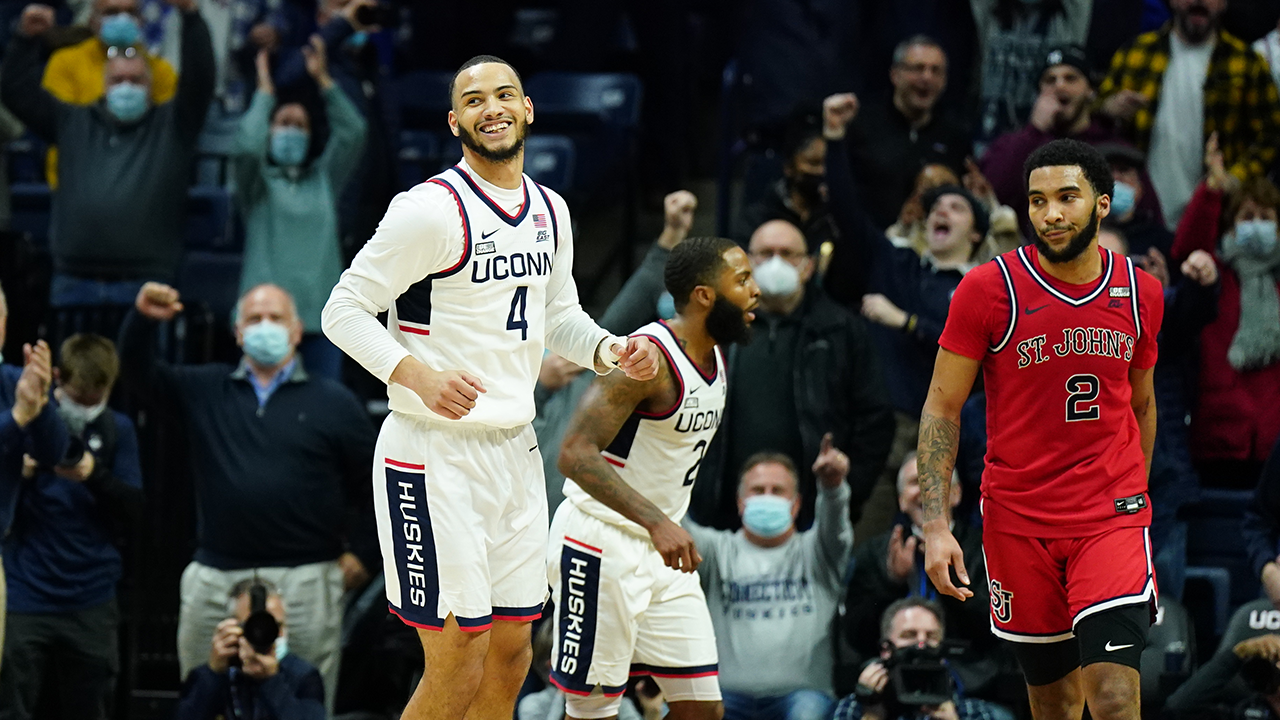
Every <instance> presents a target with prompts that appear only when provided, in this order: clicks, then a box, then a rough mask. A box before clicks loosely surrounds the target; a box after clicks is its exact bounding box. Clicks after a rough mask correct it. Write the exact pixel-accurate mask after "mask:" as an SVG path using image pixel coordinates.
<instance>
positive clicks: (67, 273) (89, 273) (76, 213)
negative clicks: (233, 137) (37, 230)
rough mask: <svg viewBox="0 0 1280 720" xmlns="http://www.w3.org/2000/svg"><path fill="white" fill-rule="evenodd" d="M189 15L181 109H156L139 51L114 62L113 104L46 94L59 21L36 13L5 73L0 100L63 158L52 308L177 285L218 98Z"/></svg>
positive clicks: (203, 43) (110, 68) (180, 0)
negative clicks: (192, 178)
mask: <svg viewBox="0 0 1280 720" xmlns="http://www.w3.org/2000/svg"><path fill="white" fill-rule="evenodd" d="M169 1H170V2H172V3H173V4H174V6H175V7H177V8H180V9H181V10H182V13H183V24H182V50H183V56H184V58H185V61H184V63H183V66H184V68H185V69H184V72H183V73H182V78H181V80H179V82H178V90H177V93H176V95H175V96H174V100H173V101H172V102H169V103H165V104H163V105H154V104H153V102H152V100H151V98H152V89H153V87H154V78H153V77H152V74H151V71H150V68H149V66H148V64H147V62H146V61H145V60H144V59H143V58H142V57H141V56H140V55H139V54H138V51H137V50H136V49H134V48H132V47H125V48H124V49H123V50H117V51H116V52H114V53H108V54H109V55H111V57H108V58H107V60H106V62H105V65H104V68H105V69H104V71H103V73H104V74H103V78H104V86H105V88H106V91H105V94H104V95H103V96H102V98H101V100H100V101H98V102H95V103H94V104H92V105H86V106H81V105H72V104H68V103H65V102H62V101H60V100H58V99H57V98H55V97H54V96H53V95H51V94H50V93H49V92H48V91H46V90H44V89H42V88H41V86H40V67H41V63H40V43H39V42H38V38H39V37H40V36H41V35H43V34H44V33H45V32H47V31H48V30H49V29H50V28H51V27H52V26H53V10H52V8H49V7H47V6H43V5H29V6H27V8H26V9H25V10H23V12H22V17H21V19H20V21H19V28H18V30H19V34H18V36H16V37H14V38H13V40H12V41H10V43H9V48H8V51H7V54H6V56H5V61H4V66H3V69H2V70H3V71H2V72H0V100H3V102H4V104H5V105H6V106H7V107H8V108H9V110H10V111H12V112H13V114H14V115H15V116H17V117H18V119H20V120H21V121H22V122H23V123H24V124H26V126H27V127H28V128H29V129H30V130H31V131H32V132H34V133H35V134H36V135H38V136H40V137H41V138H42V139H44V140H45V141H47V142H49V143H57V144H58V145H59V147H60V148H61V151H60V153H59V155H58V177H59V181H60V183H61V186H60V187H59V189H58V192H57V193H56V194H55V195H54V200H53V212H52V221H51V223H50V245H51V248H50V249H51V251H52V254H53V269H54V275H53V286H52V291H51V301H52V304H53V305H54V306H65V305H91V304H103V303H112V304H127V303H128V302H130V298H132V297H133V295H135V294H136V293H137V291H138V288H139V287H141V285H142V283H143V282H144V281H145V280H147V279H148V278H169V277H172V276H173V275H174V274H175V272H176V270H177V264H178V258H179V255H180V253H181V250H182V241H183V238H184V235H185V230H186V228H185V215H186V205H187V185H188V181H189V177H188V175H189V172H190V165H189V164H190V161H191V158H192V155H193V152H194V150H195V143H196V138H197V136H198V135H199V134H200V128H201V126H202V125H203V123H204V118H205V113H206V110H207V108H208V106H209V98H210V96H211V94H212V91H213V51H212V49H211V46H210V43H209V31H208V28H207V27H206V26H205V24H204V21H203V20H202V19H201V18H200V13H199V12H197V8H196V0H169Z"/></svg>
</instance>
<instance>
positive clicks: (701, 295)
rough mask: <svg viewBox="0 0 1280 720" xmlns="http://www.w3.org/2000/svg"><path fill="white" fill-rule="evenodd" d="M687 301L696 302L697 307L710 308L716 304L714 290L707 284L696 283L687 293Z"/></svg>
mask: <svg viewBox="0 0 1280 720" xmlns="http://www.w3.org/2000/svg"><path fill="white" fill-rule="evenodd" d="M689 301H690V302H696V303H698V306H699V307H702V308H710V307H711V306H712V305H715V304H716V291H715V290H714V289H712V288H711V286H709V285H698V286H697V287H695V288H694V289H693V292H692V293H690V294H689Z"/></svg>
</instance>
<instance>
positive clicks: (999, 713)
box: [832, 596, 1013, 720]
mask: <svg viewBox="0 0 1280 720" xmlns="http://www.w3.org/2000/svg"><path fill="white" fill-rule="evenodd" d="M945 634H946V627H945V625H944V624H943V619H942V607H941V606H940V605H938V603H936V602H934V601H932V600H926V599H924V598H922V597H919V596H916V597H909V598H903V599H901V600H898V601H896V602H894V603H893V604H892V605H890V606H889V607H887V608H885V611H884V615H883V616H882V618H881V620H880V648H881V650H880V658H879V659H877V660H873V661H871V662H869V663H867V664H866V665H864V666H863V667H862V674H861V675H859V676H858V687H857V689H856V690H854V693H853V694H852V695H849V696H848V697H846V698H844V699H843V700H841V701H840V704H839V705H837V706H836V711H835V715H834V717H833V718H832V720H918V719H922V718H929V720H1013V714H1012V713H1010V712H1009V711H1008V710H1006V709H1005V708H1003V707H1001V706H999V705H996V704H995V703H990V702H987V701H985V700H976V699H973V698H966V697H960V695H959V694H958V693H957V694H956V695H955V696H954V699H952V700H950V701H948V702H945V703H942V704H941V705H933V706H928V705H927V706H924V707H920V708H914V707H904V706H902V705H899V704H898V703H897V702H895V701H893V700H892V697H893V695H894V692H893V688H892V681H891V680H890V679H889V671H888V670H886V669H885V666H884V663H883V660H885V659H887V658H888V657H889V655H890V654H891V653H892V652H893V651H894V650H895V649H897V648H903V647H910V646H912V645H917V646H919V647H925V646H926V645H927V646H929V647H937V646H938V645H941V644H942V641H943V639H944V635H945ZM953 687H954V682H953ZM891 708H894V709H891ZM917 710H918V711H919V712H917Z"/></svg>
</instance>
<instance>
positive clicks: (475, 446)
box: [373, 412, 547, 632]
mask: <svg viewBox="0 0 1280 720" xmlns="http://www.w3.org/2000/svg"><path fill="white" fill-rule="evenodd" d="M373 489H374V492H373V496H374V511H375V513H376V515H377V521H378V538H379V543H380V545H381V547H382V567H383V572H384V573H385V576H386V582H387V600H388V602H389V603H390V605H391V611H392V612H394V613H395V614H396V615H398V616H399V617H400V619H401V620H403V621H404V622H406V623H408V624H409V625H413V626H415V627H422V628H429V629H434V630H440V629H442V628H443V627H444V621H445V618H447V617H448V616H449V614H450V613H452V614H453V616H454V618H455V619H456V620H457V623H458V626H459V627H460V628H461V629H462V630H464V631H471V632H480V631H483V630H487V629H488V628H489V627H490V626H491V625H492V623H493V621H494V620H508V621H523V622H527V621H531V620H534V619H537V618H538V617H540V616H541V615H542V607H543V605H544V603H545V602H546V599H547V577H546V572H545V570H544V567H543V562H544V560H543V559H544V558H545V556H546V548H547V500H546V485H545V484H544V481H543V475H542V458H541V456H540V454H539V453H538V440H537V438H536V437H535V436H534V434H533V427H532V426H531V425H526V426H524V427H519V428H510V429H502V428H491V427H487V426H476V425H466V424H461V423H449V422H448V421H446V420H443V419H442V420H440V421H435V420H431V419H422V418H419V417H417V416H413V415H405V414H401V413H395V412H393V413H391V415H390V416H389V417H387V419H386V421H384V422H383V425H382V430H381V432H380V433H379V434H378V444H377V448H376V457H375V460H374V467H373Z"/></svg>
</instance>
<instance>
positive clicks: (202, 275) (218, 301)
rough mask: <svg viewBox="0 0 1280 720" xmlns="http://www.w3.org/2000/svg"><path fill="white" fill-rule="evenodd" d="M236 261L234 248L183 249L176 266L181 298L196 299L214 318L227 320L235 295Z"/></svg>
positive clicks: (237, 281)
mask: <svg viewBox="0 0 1280 720" xmlns="http://www.w3.org/2000/svg"><path fill="white" fill-rule="evenodd" d="M240 265H241V257H240V253H238V252H209V251H204V250H193V251H189V252H187V253H186V254H185V255H184V256H183V258H182V267H181V268H179V270H178V289H179V290H180V291H181V292H182V297H183V300H184V301H186V300H188V299H190V300H199V301H201V302H203V303H204V304H205V305H207V306H208V307H209V310H210V311H211V312H212V313H213V315H214V317H215V318H217V321H218V322H222V321H225V320H227V319H228V318H230V317H231V309H232V308H233V307H235V304H236V300H237V299H239V298H238V295H239V293H240Z"/></svg>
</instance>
